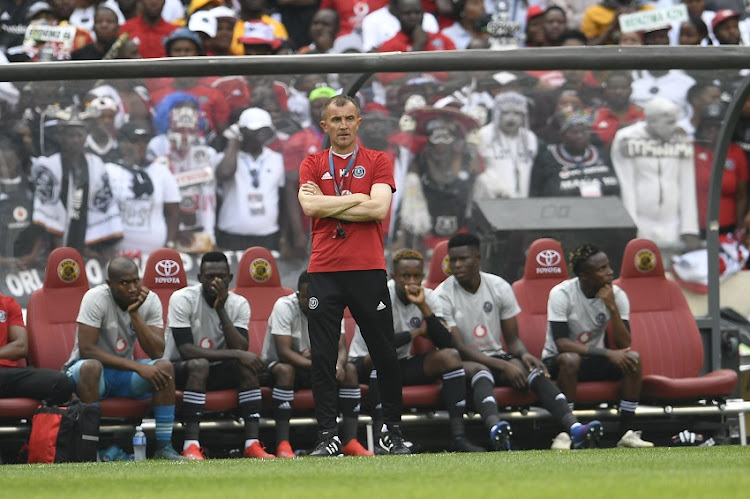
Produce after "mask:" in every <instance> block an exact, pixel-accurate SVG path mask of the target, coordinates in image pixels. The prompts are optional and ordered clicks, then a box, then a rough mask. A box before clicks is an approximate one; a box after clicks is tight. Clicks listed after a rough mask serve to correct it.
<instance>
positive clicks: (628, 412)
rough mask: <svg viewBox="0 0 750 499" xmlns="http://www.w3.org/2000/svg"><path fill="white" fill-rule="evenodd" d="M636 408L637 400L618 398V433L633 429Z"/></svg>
mask: <svg viewBox="0 0 750 499" xmlns="http://www.w3.org/2000/svg"><path fill="white" fill-rule="evenodd" d="M637 408H638V401H637V400H636V401H632V400H620V433H624V432H626V431H628V430H632V429H633V424H632V423H633V419H635V410H636V409H637Z"/></svg>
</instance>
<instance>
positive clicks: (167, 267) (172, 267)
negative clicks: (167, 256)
mask: <svg viewBox="0 0 750 499" xmlns="http://www.w3.org/2000/svg"><path fill="white" fill-rule="evenodd" d="M154 270H155V271H156V273H157V274H158V275H159V277H154V282H155V283H156V284H180V278H179V277H175V276H176V275H177V274H178V273H179V272H180V264H179V263H177V262H175V261H174V260H161V261H159V262H156V265H154Z"/></svg>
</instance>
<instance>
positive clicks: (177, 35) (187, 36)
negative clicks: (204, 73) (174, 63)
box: [164, 28, 203, 54]
mask: <svg viewBox="0 0 750 499" xmlns="http://www.w3.org/2000/svg"><path fill="white" fill-rule="evenodd" d="M177 40H190V41H191V42H193V43H195V45H197V47H198V52H200V53H201V54H202V53H203V42H202V41H201V37H200V36H198V33H193V32H192V31H190V30H189V29H188V28H177V29H176V30H174V31H172V33H170V35H169V36H168V37H166V38H165V39H164V49H165V50H166V51H167V53H169V46H170V45H172V43H173V42H175V41H177Z"/></svg>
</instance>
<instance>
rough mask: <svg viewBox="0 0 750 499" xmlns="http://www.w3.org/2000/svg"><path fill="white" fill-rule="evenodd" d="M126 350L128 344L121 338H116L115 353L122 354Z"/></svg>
mask: <svg viewBox="0 0 750 499" xmlns="http://www.w3.org/2000/svg"><path fill="white" fill-rule="evenodd" d="M127 349H128V342H127V341H125V340H124V339H123V338H117V341H115V351H116V352H117V353H122V352H124V351H125V350H127Z"/></svg>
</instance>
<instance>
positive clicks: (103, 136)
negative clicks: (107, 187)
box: [85, 96, 121, 163]
mask: <svg viewBox="0 0 750 499" xmlns="http://www.w3.org/2000/svg"><path fill="white" fill-rule="evenodd" d="M88 108H89V109H90V110H91V111H93V112H92V113H91V114H92V118H91V119H90V120H89V123H90V124H89V135H88V136H87V137H86V144H85V148H86V151H87V152H91V153H94V154H96V155H98V156H99V157H100V158H102V160H103V161H104V162H105V163H111V162H113V161H117V160H118V159H120V156H121V154H120V149H119V146H118V144H117V139H116V138H115V136H116V132H117V131H116V130H115V117H116V116H117V113H118V112H119V111H120V108H119V106H118V105H117V102H115V100H114V99H113V98H112V97H108V96H102V97H96V98H94V99H93V100H92V101H91V102H89V103H88Z"/></svg>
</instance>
